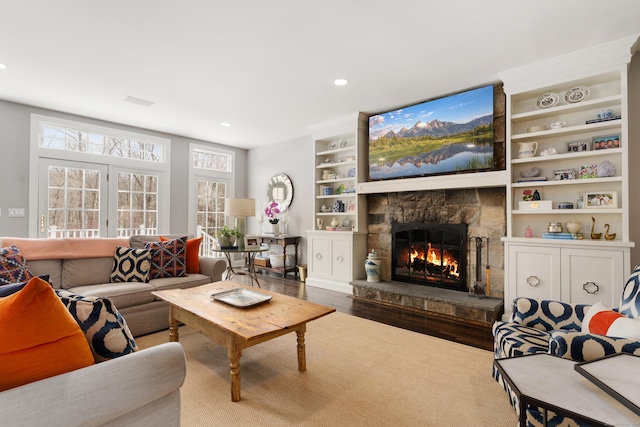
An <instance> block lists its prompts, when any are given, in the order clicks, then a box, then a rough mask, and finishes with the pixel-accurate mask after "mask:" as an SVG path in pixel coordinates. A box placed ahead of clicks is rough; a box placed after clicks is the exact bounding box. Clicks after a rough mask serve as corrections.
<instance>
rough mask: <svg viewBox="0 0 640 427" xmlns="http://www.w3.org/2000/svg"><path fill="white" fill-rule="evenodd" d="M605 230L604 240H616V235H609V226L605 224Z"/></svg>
mask: <svg viewBox="0 0 640 427" xmlns="http://www.w3.org/2000/svg"><path fill="white" fill-rule="evenodd" d="M604 228H606V230H605V232H604V238H605V239H607V240H615V239H616V233H611V234H609V224H605V225H604Z"/></svg>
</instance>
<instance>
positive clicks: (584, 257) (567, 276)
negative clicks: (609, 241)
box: [561, 248, 625, 307]
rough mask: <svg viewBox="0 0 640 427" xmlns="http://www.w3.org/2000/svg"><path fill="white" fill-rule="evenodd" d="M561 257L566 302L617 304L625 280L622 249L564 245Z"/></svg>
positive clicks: (563, 298)
mask: <svg viewBox="0 0 640 427" xmlns="http://www.w3.org/2000/svg"><path fill="white" fill-rule="evenodd" d="M561 257H562V281H561V283H562V300H563V301H570V302H572V303H577V304H595V303H597V302H599V301H602V303H603V304H605V305H607V306H608V307H617V306H618V304H619V303H620V295H621V294H622V286H623V285H624V280H625V278H624V277H623V271H624V254H623V252H622V251H617V250H602V249H568V248H563V249H562V255H561Z"/></svg>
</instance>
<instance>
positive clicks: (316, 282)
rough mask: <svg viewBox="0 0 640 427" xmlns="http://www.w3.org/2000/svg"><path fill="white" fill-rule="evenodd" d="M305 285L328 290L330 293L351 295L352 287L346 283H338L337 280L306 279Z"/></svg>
mask: <svg viewBox="0 0 640 427" xmlns="http://www.w3.org/2000/svg"><path fill="white" fill-rule="evenodd" d="M305 283H306V284H307V285H308V286H312V287H314V288H322V289H328V290H330V291H336V292H343V293H345V294H349V295H353V286H351V285H350V284H349V283H347V282H340V281H338V280H330V279H321V278H318V277H307V278H306V280H305Z"/></svg>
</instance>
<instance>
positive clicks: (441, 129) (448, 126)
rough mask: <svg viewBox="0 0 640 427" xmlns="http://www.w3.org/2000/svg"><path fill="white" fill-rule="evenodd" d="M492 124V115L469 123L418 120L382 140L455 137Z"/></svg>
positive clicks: (392, 132) (386, 135)
mask: <svg viewBox="0 0 640 427" xmlns="http://www.w3.org/2000/svg"><path fill="white" fill-rule="evenodd" d="M492 123H493V115H492V114H487V115H486V116H482V117H478V118H477V119H473V120H471V121H470V122H469V123H451V122H441V121H440V120H438V119H435V120H432V121H430V122H427V123H422V122H421V121H420V120H418V122H417V123H416V124H415V125H413V126H412V127H411V128H410V129H406V128H402V129H401V130H400V131H399V132H398V133H395V132H394V131H392V130H390V131H389V132H387V133H386V134H385V135H384V136H383V137H382V138H394V137H395V138H415V137H420V136H424V135H430V136H433V137H442V136H448V135H455V134H457V133H464V132H470V131H473V130H474V129H475V128H476V127H478V126H480V125H485V126H491V124H492ZM369 143H371V140H369Z"/></svg>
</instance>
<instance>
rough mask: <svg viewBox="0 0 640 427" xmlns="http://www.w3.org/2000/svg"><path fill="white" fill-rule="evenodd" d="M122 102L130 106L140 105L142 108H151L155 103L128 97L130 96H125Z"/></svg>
mask: <svg viewBox="0 0 640 427" xmlns="http://www.w3.org/2000/svg"><path fill="white" fill-rule="evenodd" d="M124 102H130V103H132V104H136V105H140V106H142V107H151V106H152V105H153V104H155V102H153V101H148V100H146V99H142V98H137V97H135V96H130V95H127V96H126V97H125V98H124Z"/></svg>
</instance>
